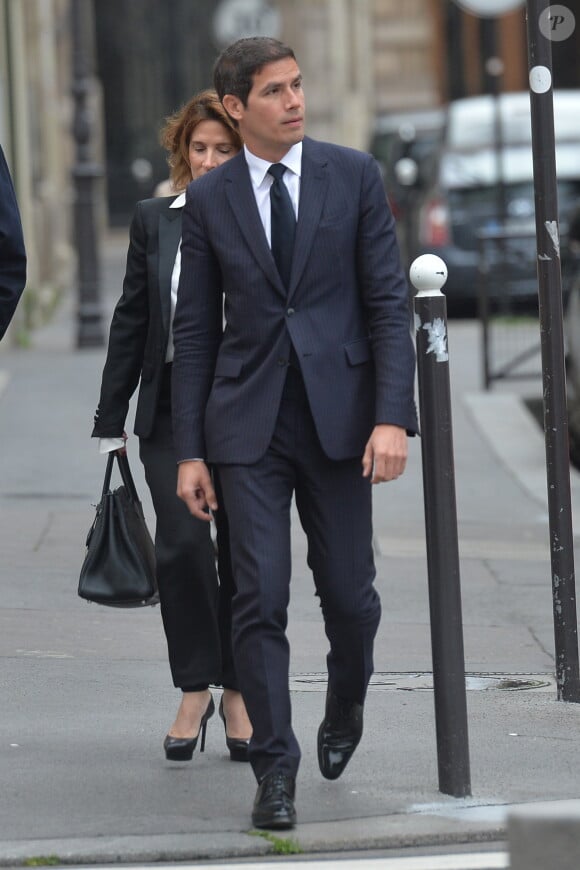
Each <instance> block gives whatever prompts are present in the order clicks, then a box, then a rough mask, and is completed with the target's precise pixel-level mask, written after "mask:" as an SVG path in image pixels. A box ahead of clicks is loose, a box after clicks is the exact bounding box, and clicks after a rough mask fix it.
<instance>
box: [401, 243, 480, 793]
mask: <svg viewBox="0 0 580 870" xmlns="http://www.w3.org/2000/svg"><path fill="white" fill-rule="evenodd" d="M410 277H411V282H412V283H413V285H414V286H415V287H416V288H417V290H418V291H419V292H418V293H417V295H416V296H415V328H416V340H417V368H418V380H419V411H420V419H421V454H422V460H423V494H424V502H425V530H426V539H427V573H428V579H429V612H430V618H431V650H432V657H433V689H434V698H435V727H436V735H437V762H438V771H439V790H440V791H441V792H443V793H444V794H449V795H452V796H453V797H466V796H467V795H470V794H471V781H470V771H469V743H468V735H467V698H466V689H465V657H464V652H463V623H462V616H461V588H460V579H459V546H458V539H457V507H456V501H455V471H454V462H453V436H452V426H451V392H450V386H449V353H448V347H447V305H446V300H445V296H444V295H443V294H442V293H441V289H440V288H441V287H442V286H443V284H444V283H445V280H446V279H447V268H446V266H445V263H444V262H443V260H441V259H440V258H439V257H436V256H434V255H431V254H425V255H423V256H422V257H418V258H417V259H416V260H415V261H414V262H413V264H412V266H411V271H410Z"/></svg>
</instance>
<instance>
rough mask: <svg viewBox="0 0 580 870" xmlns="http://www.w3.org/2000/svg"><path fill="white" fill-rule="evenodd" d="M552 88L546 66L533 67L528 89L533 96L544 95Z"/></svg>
mask: <svg viewBox="0 0 580 870" xmlns="http://www.w3.org/2000/svg"><path fill="white" fill-rule="evenodd" d="M551 87H552V73H551V72H550V70H549V69H548V67H547V66H533V67H532V68H531V70H530V88H531V89H532V91H533V92H534V93H535V94H546V93H547V92H548V91H549V90H550V88H551Z"/></svg>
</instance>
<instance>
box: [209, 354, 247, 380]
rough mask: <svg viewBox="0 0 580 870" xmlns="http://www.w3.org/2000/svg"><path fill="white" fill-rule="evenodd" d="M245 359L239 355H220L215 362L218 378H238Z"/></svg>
mask: <svg viewBox="0 0 580 870" xmlns="http://www.w3.org/2000/svg"><path fill="white" fill-rule="evenodd" d="M243 364H244V361H243V360H242V359H240V357H237V356H218V358H217V361H216V364H215V377H216V378H237V377H239V375H240V372H241V371H242V366H243Z"/></svg>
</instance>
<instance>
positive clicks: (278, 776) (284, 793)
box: [252, 773, 296, 831]
mask: <svg viewBox="0 0 580 870" xmlns="http://www.w3.org/2000/svg"><path fill="white" fill-rule="evenodd" d="M295 790H296V780H295V779H294V777H293V776H288V775H287V774H285V773H269V774H268V775H267V776H265V777H264V779H263V780H262V782H261V783H260V785H259V786H258V791H257V792H256V799H255V801H254V809H253V810H252V824H253V825H254V827H255V828H271V829H272V830H277V831H281V830H284V829H286V828H293V827H294V825H295V824H296V810H295V809H294V793H295Z"/></svg>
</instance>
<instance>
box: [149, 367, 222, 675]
mask: <svg viewBox="0 0 580 870" xmlns="http://www.w3.org/2000/svg"><path fill="white" fill-rule="evenodd" d="M170 397H171V366H170V365H168V366H166V371H165V375H164V379H163V385H162V390H161V396H160V401H159V405H158V412H157V415H156V420H155V426H154V429H153V432H152V433H151V437H149V438H141V439H140V443H139V453H140V457H141V461H142V462H143V465H144V467H145V479H146V481H147V485H148V486H149V489H150V491H151V498H152V501H153V507H154V509H155V515H156V528H155V555H156V560H157V582H158V584H159V598H160V605H161V616H162V619H163V627H164V629H165V635H166V638H167V649H168V653H169V664H170V667H171V675H172V677H173V683H174V685H175V686H176V687H178V688H181V689H183V690H187V689H189V690H191V689H199V688H201V687H203V686H207V685H209V684H210V683H213V684H216V685H223V686H225V687H226V688H231V689H237V687H238V684H237V678H236V672H235V669H234V663H233V656H232V640H231V638H232V622H231V619H232V617H231V613H232V596H233V592H234V583H233V576H232V570H231V561H230V552H229V538H228V525H227V518H226V516H225V510H224V509H223V508H222V509H221V510H220V511H217V512H216V530H217V544H218V552H219V562H218V569H219V583H218V571H216V564H215V551H214V546H213V543H212V540H211V534H210V524H209V523H205V522H203V521H202V520H198V519H196V518H195V517H192V516H191V514H190V513H189V511H188V509H187V507H186V505H185V504H184V502H182V501H181V499H180V498H178V497H177V495H176V490H177V464H176V459H175V450H174V447H173V431H172V424H171V405H170ZM216 485H217V486H218V494H219V481H216Z"/></svg>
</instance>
